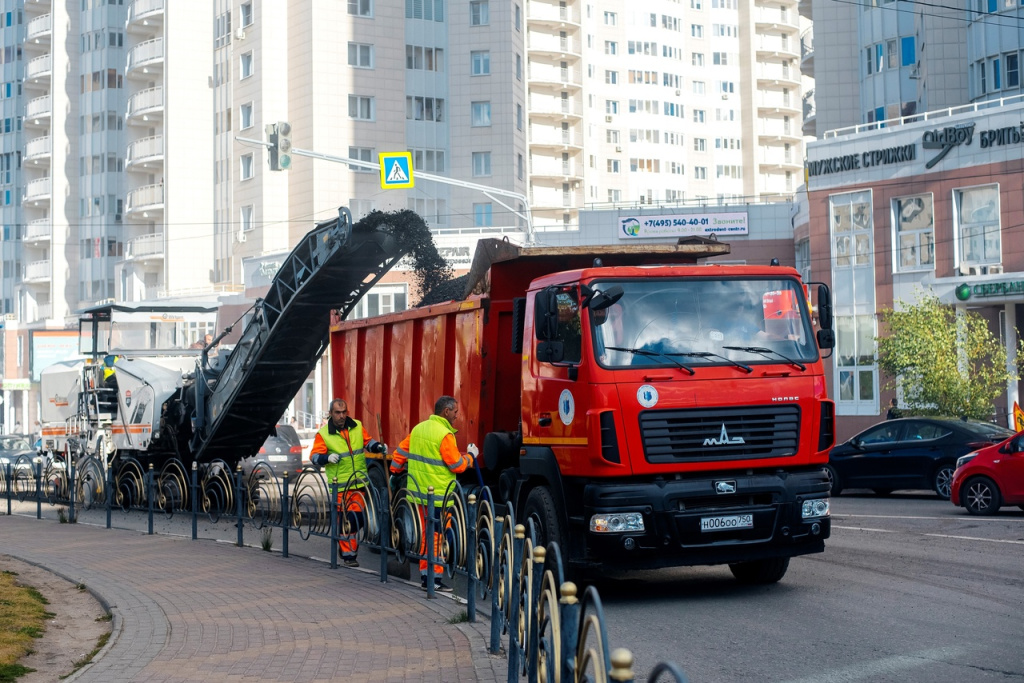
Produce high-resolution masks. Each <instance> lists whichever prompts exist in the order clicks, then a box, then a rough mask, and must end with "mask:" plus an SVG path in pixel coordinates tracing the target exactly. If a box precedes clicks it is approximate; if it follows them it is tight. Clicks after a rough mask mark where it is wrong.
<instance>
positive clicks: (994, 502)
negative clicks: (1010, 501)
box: [960, 477, 1000, 515]
mask: <svg viewBox="0 0 1024 683" xmlns="http://www.w3.org/2000/svg"><path fill="white" fill-rule="evenodd" d="M960 500H961V502H962V503H963V506H964V507H965V508H967V511H968V512H969V513H971V514H972V515H994V514H996V512H998V511H999V504H1000V495H999V488H998V487H997V486H996V484H995V482H994V481H992V480H991V479H989V478H988V477H974V478H973V479H969V480H968V481H967V483H966V484H964V487H963V490H962V491H961V492H960Z"/></svg>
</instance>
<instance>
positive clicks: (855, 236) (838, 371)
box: [829, 191, 878, 415]
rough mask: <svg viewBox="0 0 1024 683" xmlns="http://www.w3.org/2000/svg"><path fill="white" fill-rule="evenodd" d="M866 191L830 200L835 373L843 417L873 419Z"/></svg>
mask: <svg viewBox="0 0 1024 683" xmlns="http://www.w3.org/2000/svg"><path fill="white" fill-rule="evenodd" d="M872 214H873V205H872V196H871V192H870V191H866V192H846V193H843V194H834V195H831V196H830V197H829V215H830V216H831V220H830V226H829V228H830V237H831V241H832V283H833V296H834V302H833V303H834V310H835V323H836V352H835V363H834V369H833V372H834V373H835V374H834V375H833V379H834V380H835V393H836V396H835V398H836V401H837V404H836V408H837V412H838V413H839V414H843V415H871V414H877V412H878V405H877V394H878V392H877V390H876V387H877V382H878V380H877V368H876V365H875V341H874V340H875V317H874V313H875V277H874V274H875V273H874V267H875V259H874V220H873V218H872Z"/></svg>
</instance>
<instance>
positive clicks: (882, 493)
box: [871, 489, 892, 496]
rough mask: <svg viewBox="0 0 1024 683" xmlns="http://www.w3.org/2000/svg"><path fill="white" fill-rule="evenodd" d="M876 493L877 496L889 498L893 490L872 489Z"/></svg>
mask: <svg viewBox="0 0 1024 683" xmlns="http://www.w3.org/2000/svg"><path fill="white" fill-rule="evenodd" d="M871 490H872V491H874V492H875V495H876V496H888V495H890V494H891V493H892V489H871Z"/></svg>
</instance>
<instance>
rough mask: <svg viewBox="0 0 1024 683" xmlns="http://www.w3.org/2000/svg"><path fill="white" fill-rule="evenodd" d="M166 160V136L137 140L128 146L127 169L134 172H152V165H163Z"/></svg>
mask: <svg viewBox="0 0 1024 683" xmlns="http://www.w3.org/2000/svg"><path fill="white" fill-rule="evenodd" d="M163 160H164V136H163V135H154V136H152V137H148V138H142V139H141V140H136V141H135V142H133V143H132V144H130V145H128V155H127V156H126V157H125V168H128V169H132V170H136V171H138V170H151V169H148V168H139V167H140V166H142V167H149V166H151V165H152V164H156V163H160V164H162V163H163Z"/></svg>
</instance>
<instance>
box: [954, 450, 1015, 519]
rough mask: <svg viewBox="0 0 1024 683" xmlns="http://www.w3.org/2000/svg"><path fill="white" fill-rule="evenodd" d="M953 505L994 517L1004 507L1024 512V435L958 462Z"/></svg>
mask: <svg viewBox="0 0 1024 683" xmlns="http://www.w3.org/2000/svg"><path fill="white" fill-rule="evenodd" d="M951 493H952V500H953V505H959V506H961V507H965V508H967V511H968V512H969V513H971V514H972V515H994V514H996V513H997V512H999V508H1000V507H1002V506H1004V505H1016V506H1017V507H1019V508H1020V509H1021V510H1024V432H1020V433H1018V434H1015V435H1013V436H1011V437H1010V438H1009V439H1007V440H1006V441H1003V442H1002V443H999V444H995V445H992V446H986V447H985V448H982V449H980V450H977V451H972V452H971V453H968V454H967V455H963V456H961V457H960V459H959V460H957V461H956V472H955V473H954V474H953V487H952V490H951Z"/></svg>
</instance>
